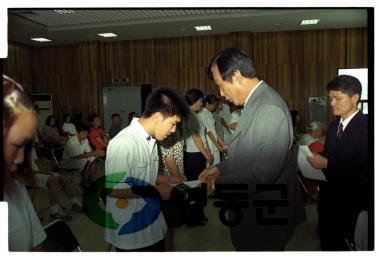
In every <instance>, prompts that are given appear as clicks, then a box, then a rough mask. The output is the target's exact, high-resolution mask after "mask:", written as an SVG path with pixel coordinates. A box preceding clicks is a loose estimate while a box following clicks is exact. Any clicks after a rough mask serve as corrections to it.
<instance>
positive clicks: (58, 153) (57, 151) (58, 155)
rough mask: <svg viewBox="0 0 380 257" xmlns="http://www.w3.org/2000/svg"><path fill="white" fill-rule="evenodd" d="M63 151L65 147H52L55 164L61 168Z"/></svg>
mask: <svg viewBox="0 0 380 257" xmlns="http://www.w3.org/2000/svg"><path fill="white" fill-rule="evenodd" d="M63 151H64V147H58V148H52V149H51V155H52V157H53V160H54V164H55V166H57V167H58V168H59V169H63V168H62V166H61V161H62V156H63Z"/></svg>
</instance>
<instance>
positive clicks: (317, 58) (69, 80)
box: [4, 28, 368, 130]
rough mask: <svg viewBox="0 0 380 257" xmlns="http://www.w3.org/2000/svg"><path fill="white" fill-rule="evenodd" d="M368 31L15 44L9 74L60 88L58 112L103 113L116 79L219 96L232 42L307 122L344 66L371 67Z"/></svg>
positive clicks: (42, 87)
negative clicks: (311, 104) (215, 75)
mask: <svg viewBox="0 0 380 257" xmlns="http://www.w3.org/2000/svg"><path fill="white" fill-rule="evenodd" d="M367 37H368V36H367V29H366V28H356V29H332V30H308V31H291V32H260V33H251V32H238V33H231V34H226V35H213V36H197V37H180V38H161V39H148V40H134V41H120V42H110V43H101V42H91V43H81V44H78V45H71V46H60V47H39V48H36V47H25V46H21V45H17V44H9V57H8V59H7V60H5V62H4V70H5V73H6V74H10V75H11V76H13V77H14V78H16V79H18V80H20V81H21V82H22V83H27V84H31V85H32V87H33V91H34V92H36V93H37V92H38V93H53V95H54V96H53V97H54V110H55V113H56V114H57V115H58V117H61V116H62V115H63V113H64V112H72V111H74V110H81V111H82V112H83V114H84V117H86V116H87V115H88V114H89V113H91V112H97V113H99V114H101V115H102V111H103V110H102V90H103V87H104V86H105V85H106V84H109V83H110V82H111V79H112V78H113V77H128V78H129V81H130V83H151V84H152V85H153V87H158V86H161V85H166V86H169V87H172V88H179V89H180V90H181V91H182V92H185V91H186V90H187V89H190V88H193V87H195V88H199V89H201V90H203V91H204V92H205V93H216V87H215V86H214V85H213V83H212V82H211V81H210V80H209V79H208V77H207V74H206V70H207V66H208V64H209V62H210V60H211V59H212V57H213V56H214V55H215V54H216V53H217V52H218V51H220V50H222V49H224V48H226V47H232V46H234V47H240V48H242V49H243V50H244V51H246V52H247V53H248V54H249V55H250V56H251V57H252V59H253V60H254V63H255V65H256V69H257V74H258V76H259V77H260V78H261V79H264V80H265V81H267V82H268V83H269V85H271V86H272V87H273V88H275V89H276V90H278V91H279V93H280V94H281V95H282V96H283V98H284V99H285V101H286V102H287V104H288V106H289V108H290V109H298V110H299V111H300V113H301V124H300V128H299V129H300V130H303V129H304V128H305V126H306V123H307V120H308V115H307V114H308V109H307V106H308V103H307V100H308V97H310V96H323V95H326V94H327V93H326V90H325V86H326V84H327V83H328V82H329V81H330V80H331V79H333V78H334V76H335V75H336V71H337V68H339V67H347V68H348V67H367V66H368V64H367V62H368V61H367V60H368V49H367V40H368V39H367Z"/></svg>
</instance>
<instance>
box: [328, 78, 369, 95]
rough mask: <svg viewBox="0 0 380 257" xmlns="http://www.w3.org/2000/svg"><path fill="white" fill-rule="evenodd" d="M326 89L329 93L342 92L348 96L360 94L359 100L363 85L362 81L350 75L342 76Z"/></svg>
mask: <svg viewBox="0 0 380 257" xmlns="http://www.w3.org/2000/svg"><path fill="white" fill-rule="evenodd" d="M326 89H327V91H331V90H334V91H341V92H342V93H344V94H346V95H348V96H353V95H354V94H358V95H359V100H360V96H361V94H362V85H361V84H360V81H359V80H358V79H357V78H355V77H353V76H350V75H340V76H338V77H336V78H335V79H333V80H331V81H330V82H329V83H328V84H327V87H326Z"/></svg>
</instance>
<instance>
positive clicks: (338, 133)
mask: <svg viewBox="0 0 380 257" xmlns="http://www.w3.org/2000/svg"><path fill="white" fill-rule="evenodd" d="M342 136H343V124H342V123H339V127H338V132H337V133H336V138H337V139H338V140H339V139H341V138H342Z"/></svg>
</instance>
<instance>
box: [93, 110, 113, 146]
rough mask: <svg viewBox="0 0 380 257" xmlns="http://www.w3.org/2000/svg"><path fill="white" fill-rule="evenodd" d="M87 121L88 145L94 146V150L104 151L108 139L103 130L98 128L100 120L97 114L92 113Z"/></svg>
mask: <svg viewBox="0 0 380 257" xmlns="http://www.w3.org/2000/svg"><path fill="white" fill-rule="evenodd" d="M88 121H89V123H90V125H91V129H90V132H89V136H90V143H91V144H92V145H93V146H94V148H95V150H104V151H105V150H106V148H107V146H108V142H109V138H108V137H107V136H106V135H105V134H104V130H103V129H102V128H101V127H100V126H101V123H100V118H99V116H98V115H97V114H95V113H93V114H91V115H90V116H88Z"/></svg>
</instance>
